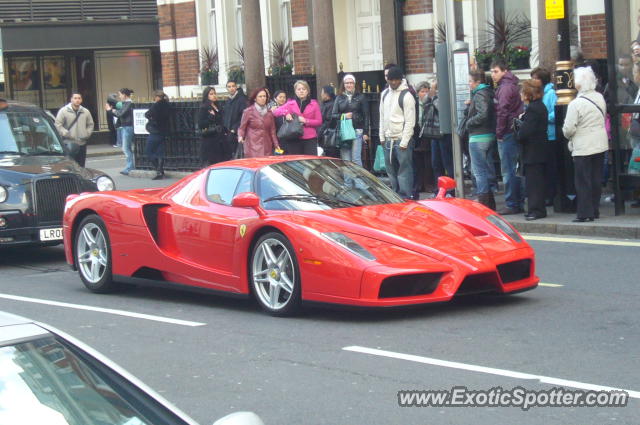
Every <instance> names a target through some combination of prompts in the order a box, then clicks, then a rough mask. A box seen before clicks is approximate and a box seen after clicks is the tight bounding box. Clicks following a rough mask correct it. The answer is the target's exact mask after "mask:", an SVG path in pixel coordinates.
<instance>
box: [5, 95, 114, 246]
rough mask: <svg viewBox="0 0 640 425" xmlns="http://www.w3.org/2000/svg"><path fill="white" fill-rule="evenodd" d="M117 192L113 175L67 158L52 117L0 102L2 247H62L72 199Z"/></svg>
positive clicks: (26, 106) (30, 107)
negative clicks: (67, 201) (75, 195)
mask: <svg viewBox="0 0 640 425" xmlns="http://www.w3.org/2000/svg"><path fill="white" fill-rule="evenodd" d="M113 189H115V185H114V182H113V180H112V179H111V178H110V177H109V176H108V175H107V174H105V173H103V172H102V171H98V170H93V169H90V168H83V167H81V166H80V165H78V164H77V163H76V162H75V161H73V160H71V159H69V158H66V157H65V155H64V150H63V147H62V143H61V138H60V136H59V134H58V133H57V131H56V130H55V127H54V125H53V119H52V118H51V116H50V115H49V114H46V113H45V112H44V111H43V110H42V109H40V108H38V107H36V106H33V105H28V104H24V103H19V102H13V101H8V102H7V101H3V100H2V99H0V248H1V247H7V246H16V245H56V244H59V243H62V214H63V211H64V203H65V199H66V197H67V195H69V194H72V193H81V192H94V191H100V190H101V191H105V190H113Z"/></svg>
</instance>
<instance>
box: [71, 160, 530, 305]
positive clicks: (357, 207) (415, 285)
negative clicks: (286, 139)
mask: <svg viewBox="0 0 640 425" xmlns="http://www.w3.org/2000/svg"><path fill="white" fill-rule="evenodd" d="M439 183H440V195H439V196H438V197H437V198H435V199H431V200H425V201H420V202H413V201H405V200H403V199H402V198H400V197H399V196H398V195H396V194H395V193H394V192H393V191H392V190H391V189H390V188H389V187H387V186H386V185H385V184H383V183H382V182H380V181H379V180H378V179H377V178H376V177H374V176H373V175H372V174H370V173H369V172H367V171H366V170H364V169H362V168H360V167H358V166H357V165H355V164H353V163H351V162H347V161H342V160H338V159H332V158H318V157H306V156H279V157H268V158H256V159H241V160H235V161H229V162H225V163H220V164H216V165H214V166H212V167H209V168H206V169H203V170H200V171H198V172H196V173H194V174H192V175H190V176H188V177H185V178H184V179H182V180H180V181H179V182H177V183H175V184H174V185H172V186H170V187H167V188H164V189H140V190H129V191H112V192H95V193H85V194H81V195H69V197H68V198H67V204H66V207H65V214H64V240H65V252H66V258H67V262H68V263H69V264H71V266H72V267H74V268H75V269H77V270H78V271H79V274H80V278H81V279H82V281H83V282H84V284H85V286H86V287H87V288H88V289H89V290H91V291H93V292H98V293H103V292H109V291H113V290H116V289H117V288H118V286H119V284H121V283H133V284H153V285H168V286H179V287H181V288H183V289H192V290H207V291H216V292H220V293H225V294H228V295H238V296H245V297H248V296H250V295H253V296H254V297H255V298H256V300H257V301H258V303H259V304H260V305H261V306H262V308H263V309H264V310H266V311H267V312H269V313H271V314H274V315H289V314H292V313H294V312H295V311H296V310H297V309H298V308H299V307H300V304H301V302H302V301H314V302H323V303H335V304H348V305H355V306H369V307H387V306H400V305H410V304H420V303H431V302H438V301H447V300H450V299H451V298H452V297H454V296H456V295H461V294H469V293H479V292H494V293H504V294H507V293H516V292H521V291H525V290H528V289H533V288H535V287H536V286H537V285H538V281H539V279H538V277H537V276H536V275H535V267H534V252H533V249H531V247H530V246H529V245H528V244H527V243H526V242H525V241H524V240H523V239H522V238H521V237H520V235H519V234H518V232H517V231H516V230H515V229H514V228H513V227H512V226H511V225H510V224H509V223H507V222H506V221H505V220H503V219H502V218H501V217H500V216H499V215H496V213H495V212H494V211H492V210H490V209H487V208H485V207H484V206H482V205H480V204H478V203H475V202H472V201H467V200H464V199H456V198H445V197H444V192H445V190H447V189H450V188H452V187H453V185H455V182H454V181H453V180H451V179H448V178H441V179H440V182H439Z"/></svg>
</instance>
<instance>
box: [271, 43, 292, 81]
mask: <svg viewBox="0 0 640 425" xmlns="http://www.w3.org/2000/svg"><path fill="white" fill-rule="evenodd" d="M292 52H293V49H292V48H291V43H285V42H284V41H274V42H272V43H271V49H270V50H269V56H270V58H271V75H291V73H292V72H293V65H291V53H292Z"/></svg>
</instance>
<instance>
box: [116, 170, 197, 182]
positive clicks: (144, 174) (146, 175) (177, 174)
mask: <svg viewBox="0 0 640 425" xmlns="http://www.w3.org/2000/svg"><path fill="white" fill-rule="evenodd" d="M191 174H193V172H187V171H165V173H164V175H165V178H169V179H172V178H176V179H181V178H183V177H186V176H188V175H191ZM155 175H156V172H155V171H153V170H131V171H129V177H133V178H136V179H149V180H150V179H152V178H153V177H155Z"/></svg>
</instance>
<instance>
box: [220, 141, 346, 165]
mask: <svg viewBox="0 0 640 425" xmlns="http://www.w3.org/2000/svg"><path fill="white" fill-rule="evenodd" d="M301 143H304V142H301ZM305 159H307V160H309V159H315V160H318V159H323V160H326V159H331V160H338V161H339V159H338V158H330V157H325V156H313V155H275V156H263V157H259V158H243V159H234V160H231V161H226V162H220V163H219V164H216V165H213V166H212V167H211V168H218V167H220V168H227V167H239V168H249V169H252V170H258V169H260V168H262V167H266V166H268V165H272V164H279V163H282V162H291V161H300V160H305Z"/></svg>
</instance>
